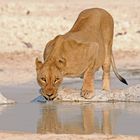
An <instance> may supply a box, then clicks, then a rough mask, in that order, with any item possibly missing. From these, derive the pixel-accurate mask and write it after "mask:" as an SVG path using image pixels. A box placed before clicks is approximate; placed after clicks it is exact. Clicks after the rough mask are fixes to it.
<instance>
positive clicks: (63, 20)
mask: <svg viewBox="0 0 140 140" xmlns="http://www.w3.org/2000/svg"><path fill="white" fill-rule="evenodd" d="M90 7H101V8H104V9H106V10H107V11H109V12H110V13H111V14H112V16H113V18H114V22H115V32H114V44H113V50H114V55H115V60H116V64H117V67H118V69H124V70H125V69H131V70H132V69H137V70H138V71H140V70H139V69H140V63H139V60H140V46H139V44H140V39H139V37H140V22H139V19H140V14H139V12H140V10H139V9H140V2H139V0H127V2H126V1H121V0H117V1H115V2H114V1H113V0H110V1H109V2H108V1H107V0H102V1H100V0H93V1H91V0H87V1H84V0H80V1H77V0H76V1H70V0H61V2H60V1H57V0H41V1H37V0H34V1H33V0H30V1H28V0H24V1H21V0H20V1H19V0H5V1H3V0H0V33H1V38H0V60H1V61H0V84H3V85H5V84H19V83H25V82H27V81H30V80H32V79H35V76H36V73H35V65H34V60H35V58H36V57H39V58H41V59H42V53H43V50H44V47H45V44H46V43H47V42H48V41H49V40H50V39H52V38H54V37H55V36H56V35H58V34H63V33H65V32H67V31H68V30H69V29H70V28H71V27H72V25H73V24H74V22H75V20H76V18H77V16H78V14H79V13H80V11H82V10H83V9H86V8H90ZM130 9H131V10H130ZM132 58H133V59H132Z"/></svg>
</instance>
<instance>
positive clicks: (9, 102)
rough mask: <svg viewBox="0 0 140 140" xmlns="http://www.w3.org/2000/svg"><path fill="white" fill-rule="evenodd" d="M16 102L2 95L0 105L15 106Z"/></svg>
mask: <svg viewBox="0 0 140 140" xmlns="http://www.w3.org/2000/svg"><path fill="white" fill-rule="evenodd" d="M13 103H15V101H13V100H9V99H7V98H6V97H4V96H3V95H2V94H1V93H0V104H13Z"/></svg>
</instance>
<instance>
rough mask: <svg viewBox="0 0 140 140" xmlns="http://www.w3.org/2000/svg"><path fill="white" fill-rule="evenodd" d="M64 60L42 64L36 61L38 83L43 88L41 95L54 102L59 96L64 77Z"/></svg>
mask: <svg viewBox="0 0 140 140" xmlns="http://www.w3.org/2000/svg"><path fill="white" fill-rule="evenodd" d="M63 63H64V60H60V59H58V60H57V61H56V60H51V61H47V62H44V63H42V62H41V61H39V60H38V58H37V59H36V71H37V81H38V84H39V85H40V87H41V94H42V95H43V96H44V97H45V98H47V99H48V100H53V99H54V98H55V97H56V96H57V91H58V87H59V86H60V84H61V82H62V80H63V75H62V71H61V67H62V65H63Z"/></svg>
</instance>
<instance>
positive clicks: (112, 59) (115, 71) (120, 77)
mask: <svg viewBox="0 0 140 140" xmlns="http://www.w3.org/2000/svg"><path fill="white" fill-rule="evenodd" d="M111 63H112V68H113V71H114V73H115V75H116V77H117V78H118V79H119V80H120V81H121V82H123V83H124V84H126V85H128V83H127V81H126V80H125V79H124V78H123V77H122V76H121V75H120V74H119V73H118V71H117V68H116V65H115V61H114V57H113V54H112V55H111Z"/></svg>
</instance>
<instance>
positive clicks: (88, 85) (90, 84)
mask: <svg viewBox="0 0 140 140" xmlns="http://www.w3.org/2000/svg"><path fill="white" fill-rule="evenodd" d="M93 77H94V72H93V70H92V69H88V70H87V71H86V72H85V73H84V79H83V86H82V93H81V96H82V97H84V98H85V99H91V98H92V97H93V96H94V78H93Z"/></svg>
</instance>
